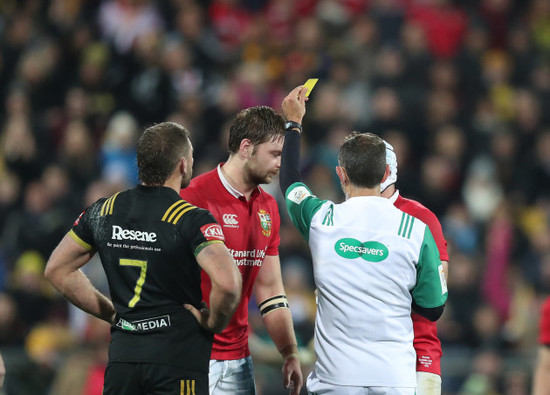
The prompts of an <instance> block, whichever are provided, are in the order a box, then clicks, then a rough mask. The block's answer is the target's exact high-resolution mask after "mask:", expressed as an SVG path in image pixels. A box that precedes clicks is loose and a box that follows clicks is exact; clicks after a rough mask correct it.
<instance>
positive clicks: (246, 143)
mask: <svg viewBox="0 0 550 395" xmlns="http://www.w3.org/2000/svg"><path fill="white" fill-rule="evenodd" d="M253 150H254V144H252V142H251V141H250V140H249V139H242V140H241V145H240V146H239V153H240V154H241V155H242V156H243V158H249V157H250V155H252V151H253Z"/></svg>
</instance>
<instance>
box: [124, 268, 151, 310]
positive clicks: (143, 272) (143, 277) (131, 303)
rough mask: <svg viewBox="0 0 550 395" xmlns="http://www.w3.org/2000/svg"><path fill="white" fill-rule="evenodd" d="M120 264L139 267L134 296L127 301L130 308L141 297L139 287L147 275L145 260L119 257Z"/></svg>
mask: <svg viewBox="0 0 550 395" xmlns="http://www.w3.org/2000/svg"><path fill="white" fill-rule="evenodd" d="M119 265H120V266H134V267H140V268H141V273H140V274H139V278H138V280H137V283H136V287H135V288H134V297H133V298H132V299H131V300H130V302H128V307H130V308H132V307H134V306H135V305H136V303H137V302H139V299H140V298H141V288H142V286H143V284H144V283H145V276H146V275H147V261H140V260H136V259H123V258H121V259H120V260H119Z"/></svg>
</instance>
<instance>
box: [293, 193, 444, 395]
mask: <svg viewBox="0 0 550 395" xmlns="http://www.w3.org/2000/svg"><path fill="white" fill-rule="evenodd" d="M285 199H286V205H287V209H288V212H289V214H290V218H291V219H292V221H293V223H294V224H295V225H296V227H297V228H298V229H299V231H300V233H301V234H302V236H303V237H304V238H305V239H306V240H308V241H309V245H310V249H311V254H312V258H313V266H314V277H315V284H316V286H317V289H318V306H317V307H318V310H317V317H316V320H315V352H316V354H317V362H316V364H315V372H316V375H317V377H318V378H319V379H320V380H322V381H324V382H327V383H332V384H340V385H351V386H384V387H416V355H415V351H414V348H413V337H414V335H413V326H412V321H411V304H412V301H413V299H414V301H415V303H416V304H417V305H419V306H421V307H424V308H433V307H439V306H442V305H443V304H444V303H445V301H446V300H447V288H446V285H445V284H446V283H445V281H444V274H443V268H442V266H441V262H440V260H439V252H438V250H437V246H436V244H435V242H434V239H433V237H432V234H431V233H430V230H429V228H428V227H427V226H426V225H425V224H424V223H423V222H421V221H420V220H418V219H415V218H414V217H411V216H410V215H408V214H406V213H404V212H402V211H400V210H399V209H397V208H396V207H394V206H393V204H392V203H391V202H390V201H389V200H387V199H385V198H382V197H377V196H365V197H354V198H351V199H348V200H347V201H346V202H344V203H341V204H335V203H333V202H331V201H323V200H320V199H318V198H317V197H315V196H313V195H312V194H311V191H310V190H309V189H308V188H307V186H306V185H305V184H303V183H294V184H292V185H291V186H290V187H289V188H288V190H287V191H286V195H285Z"/></svg>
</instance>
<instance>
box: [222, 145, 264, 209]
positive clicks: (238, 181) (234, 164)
mask: <svg viewBox="0 0 550 395" xmlns="http://www.w3.org/2000/svg"><path fill="white" fill-rule="evenodd" d="M221 170H222V173H223V175H224V177H225V179H226V180H227V182H228V183H229V184H230V185H231V186H232V187H233V188H235V189H236V190H237V191H239V192H240V193H242V194H243V195H244V197H245V198H246V200H249V199H250V196H251V195H252V192H253V191H254V189H256V188H257V187H258V186H257V185H255V184H253V183H250V181H248V180H246V178H245V176H244V171H243V164H242V163H240V161H239V159H238V158H237V157H236V156H230V157H229V159H228V160H227V162H226V163H225V164H224V165H223V166H222V167H221Z"/></svg>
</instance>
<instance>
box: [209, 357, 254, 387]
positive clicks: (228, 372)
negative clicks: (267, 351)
mask: <svg viewBox="0 0 550 395" xmlns="http://www.w3.org/2000/svg"><path fill="white" fill-rule="evenodd" d="M208 377H209V386H210V395H225V394H226V395H235V394H242V395H245V394H246V395H254V394H255V393H256V384H255V383H254V366H253V364H252V357H250V356H248V357H246V358H242V359H235V360H229V361H219V360H214V359H211V360H210V374H209V375H208Z"/></svg>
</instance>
